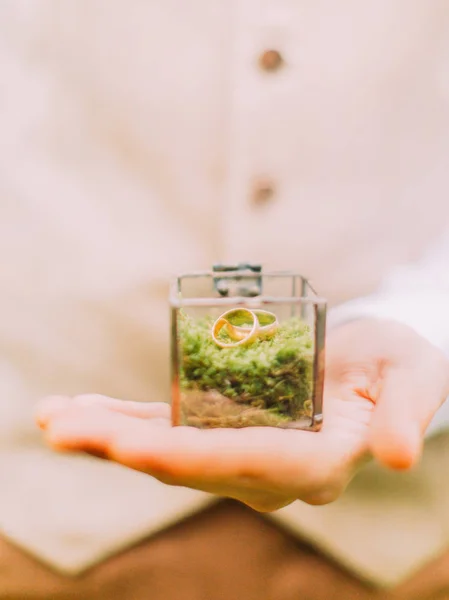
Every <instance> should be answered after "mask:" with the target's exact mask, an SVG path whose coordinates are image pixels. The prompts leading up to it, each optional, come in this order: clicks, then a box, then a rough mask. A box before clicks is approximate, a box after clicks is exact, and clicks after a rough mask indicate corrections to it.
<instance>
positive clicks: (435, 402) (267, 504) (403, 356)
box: [37, 319, 449, 511]
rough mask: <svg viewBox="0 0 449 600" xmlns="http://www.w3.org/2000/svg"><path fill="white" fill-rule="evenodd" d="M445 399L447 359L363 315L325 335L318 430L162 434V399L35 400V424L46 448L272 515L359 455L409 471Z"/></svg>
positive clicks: (339, 476) (328, 493) (395, 326)
mask: <svg viewBox="0 0 449 600" xmlns="http://www.w3.org/2000/svg"><path fill="white" fill-rule="evenodd" d="M448 395H449V361H448V360H447V359H446V358H445V357H444V355H443V354H442V353H441V352H440V351H439V350H438V349H437V348H435V347H434V346H433V345H432V344H430V343H429V342H427V341H426V340H425V339H423V338H422V337H420V336H419V335H418V334H417V333H415V332H414V331H413V330H412V329H410V328H408V327H406V326H404V325H401V324H399V323H396V322H393V321H391V322H390V321H376V320H370V319H366V320H359V321H354V322H352V323H349V324H346V325H343V326H340V327H339V328H337V329H335V330H334V331H331V332H330V333H329V335H328V337H327V341H326V379H325V394H324V423H323V427H322V430H321V431H320V432H319V433H313V432H306V431H297V430H285V429H277V428H270V427H250V428H246V429H211V430H200V429H195V428H191V427H171V425H170V409H169V406H168V405H167V404H165V403H157V402H150V403H135V402H128V401H122V400H115V399H111V398H106V397H104V396H96V395H90V396H89V395H87V396H78V397H75V398H68V397H50V398H47V399H45V400H43V401H42V402H41V403H40V405H39V407H38V412H37V421H38V423H39V425H40V427H41V428H42V429H43V430H44V435H45V438H46V440H47V442H48V443H49V444H50V445H51V446H52V447H54V448H55V449H59V450H66V451H79V452H87V453H90V454H93V455H96V456H101V457H103V458H106V459H109V460H112V461H115V462H118V463H121V464H123V465H126V466H128V467H130V468H132V469H137V470H139V471H143V472H145V473H148V474H149V475H151V476H153V477H156V478H157V479H159V480H160V481H162V482H164V483H167V484H170V485H177V486H186V487H190V488H195V489H199V490H204V491H206V492H211V493H213V494H216V495H219V496H226V497H231V498H235V499H237V500H240V501H242V502H244V503H245V504H247V505H249V506H251V507H252V508H254V509H256V510H259V511H272V510H276V509H277V508H280V507H282V506H285V505H287V504H289V503H291V502H293V501H294V500H297V499H300V500H303V501H305V502H308V503H310V504H324V503H327V502H331V501H332V500H334V499H336V498H337V497H338V496H339V495H340V494H341V493H342V491H343V490H344V489H345V487H346V485H347V484H348V482H349V481H350V480H351V478H352V477H353V475H354V474H355V472H356V470H357V468H359V467H360V465H362V464H363V462H364V461H366V460H368V459H369V458H371V457H375V458H376V459H377V460H379V461H380V462H381V463H382V464H383V465H385V466H387V467H391V468H395V469H407V468H410V467H411V466H413V465H414V464H415V463H416V462H417V461H418V460H419V457H420V454H421V448H422V444H423V438H424V434H425V431H426V428H427V426H428V424H429V423H430V421H431V419H432V417H433V415H434V414H435V412H436V411H437V410H438V408H439V407H440V405H441V404H442V402H444V400H445V398H446V397H447V396H448Z"/></svg>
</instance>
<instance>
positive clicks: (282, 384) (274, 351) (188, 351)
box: [179, 314, 313, 427]
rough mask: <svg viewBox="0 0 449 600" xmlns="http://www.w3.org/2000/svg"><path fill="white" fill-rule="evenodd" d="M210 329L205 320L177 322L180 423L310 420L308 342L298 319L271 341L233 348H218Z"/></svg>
mask: <svg viewBox="0 0 449 600" xmlns="http://www.w3.org/2000/svg"><path fill="white" fill-rule="evenodd" d="M211 326H212V320H211V319H201V320H194V319H192V318H190V317H188V316H186V315H185V314H183V315H182V316H181V318H180V323H179V341H180V345H181V352H182V360H181V373H180V375H181V389H182V391H183V394H182V397H183V401H182V412H183V421H184V422H185V423H187V424H189V425H195V426H197V427H246V426H248V425H271V426H286V425H288V423H289V422H290V421H292V420H295V421H296V420H299V419H303V418H305V417H308V418H309V417H310V416H311V401H310V398H311V394H312V380H313V339H312V335H311V332H310V328H309V327H308V326H307V325H306V324H305V323H304V322H303V321H301V320H300V319H298V318H292V319H289V320H288V321H285V322H283V323H282V324H281V325H280V326H279V328H278V330H277V332H276V334H275V335H274V336H273V337H272V338H270V339H258V340H256V341H255V342H253V343H252V344H251V345H249V346H238V347H235V348H220V347H218V346H217V345H216V344H215V343H214V341H213V339H212V337H211ZM225 335H226V334H225Z"/></svg>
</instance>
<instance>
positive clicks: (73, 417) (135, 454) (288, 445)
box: [46, 407, 336, 493]
mask: <svg viewBox="0 0 449 600" xmlns="http://www.w3.org/2000/svg"><path fill="white" fill-rule="evenodd" d="M46 438H47V441H48V442H49V443H50V444H51V445H52V446H53V447H55V448H58V449H62V450H72V451H84V452H90V453H92V454H95V455H101V456H107V457H109V458H110V459H111V460H114V461H116V462H118V463H121V464H123V465H126V466H128V467H131V468H133V469H138V470H140V471H144V472H146V473H149V474H151V475H154V476H155V477H157V478H158V479H161V480H162V481H165V482H166V483H172V484H176V485H189V486H190V487H192V486H194V487H199V488H201V489H206V488H208V489H210V485H213V486H215V487H214V489H218V488H220V489H227V488H230V487H232V485H235V484H236V481H238V483H239V485H247V486H252V485H254V484H255V482H257V481H259V482H264V484H268V485H269V487H270V488H271V489H273V490H282V492H285V488H286V487H288V488H289V489H292V490H293V489H299V490H304V489H305V488H306V487H307V488H308V491H309V492H310V493H313V492H316V491H317V490H316V489H315V488H313V484H315V487H316V488H317V489H318V488H319V487H320V486H322V484H323V482H325V481H326V479H327V478H328V476H329V475H330V474H332V473H333V472H334V470H333V466H332V461H333V460H334V458H335V456H336V452H335V451H334V449H332V450H329V448H327V446H326V442H325V439H323V440H321V441H320V438H321V436H320V434H318V433H311V432H300V431H290V430H288V431H286V430H277V429H274V428H247V429H241V430H231V429H222V430H199V429H195V428H193V427H164V428H162V427H157V426H155V425H154V424H153V421H152V420H150V421H146V420H141V419H135V418H132V417H129V416H128V415H123V414H120V413H114V412H111V411H108V410H105V409H103V408H99V407H95V408H94V407H84V409H83V410H82V411H81V410H78V411H77V412H76V413H72V414H70V415H69V414H68V413H65V414H64V415H59V416H58V417H55V418H54V419H53V420H52V422H51V423H50V425H49V427H48V428H47V431H46ZM329 459H331V460H329ZM332 477H333V475H332ZM208 486H209V487H208Z"/></svg>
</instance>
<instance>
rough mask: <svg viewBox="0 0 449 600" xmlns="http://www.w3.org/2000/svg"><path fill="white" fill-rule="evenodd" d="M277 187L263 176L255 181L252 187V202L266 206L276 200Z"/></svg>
mask: <svg viewBox="0 0 449 600" xmlns="http://www.w3.org/2000/svg"><path fill="white" fill-rule="evenodd" d="M274 195H275V188H274V184H273V182H272V181H271V180H269V179H265V178H263V179H262V178H261V179H258V180H256V181H255V182H254V184H253V189H252V203H253V204H254V205H256V206H264V205H265V204H268V203H269V202H271V201H273V200H274Z"/></svg>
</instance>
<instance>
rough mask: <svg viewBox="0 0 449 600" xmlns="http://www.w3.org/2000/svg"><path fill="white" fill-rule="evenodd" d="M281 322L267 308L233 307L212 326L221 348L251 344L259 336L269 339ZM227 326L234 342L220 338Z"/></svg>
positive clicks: (227, 331)
mask: <svg viewBox="0 0 449 600" xmlns="http://www.w3.org/2000/svg"><path fill="white" fill-rule="evenodd" d="M278 326H279V322H278V320H277V317H276V315H275V314H273V313H271V312H268V311H266V310H248V309H246V308H233V309H231V310H228V311H226V312H225V313H223V314H222V315H221V316H220V317H219V318H218V319H217V320H216V321H215V323H214V324H213V326H212V339H213V340H214V342H215V343H216V344H217V346H220V348H235V347H237V346H244V345H247V344H250V343H251V342H253V341H254V340H256V339H257V338H261V339H267V338H269V337H271V336H272V335H273V334H274V333H276V331H277V328H278ZM223 328H225V329H226V333H227V334H228V336H229V337H230V338H231V339H232V340H233V341H232V342H224V341H222V340H221V339H219V337H218V335H219V333H220V331H221V330H222V329H223Z"/></svg>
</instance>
